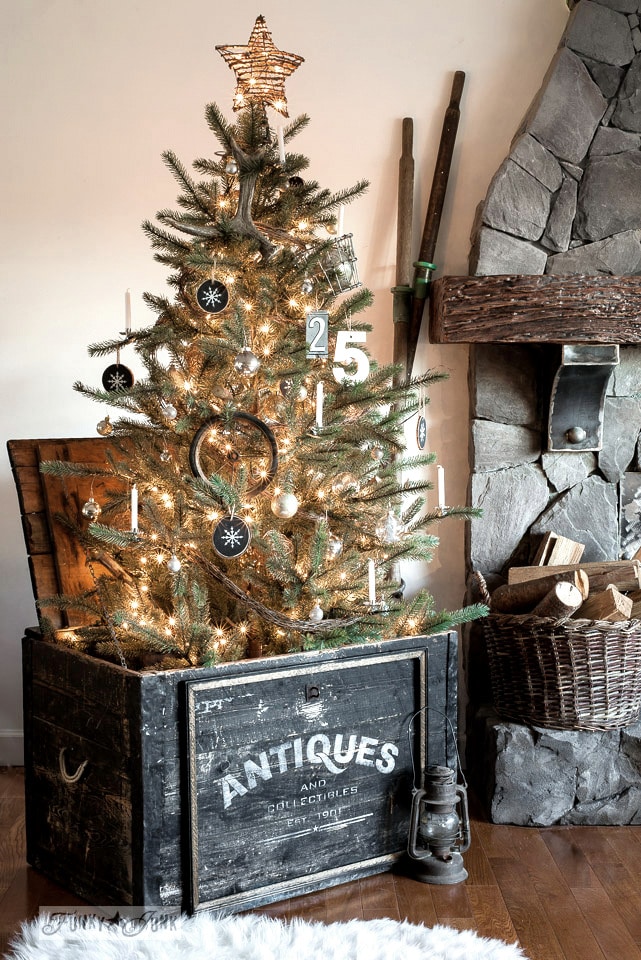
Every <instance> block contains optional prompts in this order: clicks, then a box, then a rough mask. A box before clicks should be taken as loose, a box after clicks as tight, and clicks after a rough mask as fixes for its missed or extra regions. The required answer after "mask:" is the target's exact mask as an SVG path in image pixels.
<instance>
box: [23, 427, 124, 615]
mask: <svg viewBox="0 0 641 960" xmlns="http://www.w3.org/2000/svg"><path fill="white" fill-rule="evenodd" d="M110 449H112V447H111V444H110V442H109V440H104V439H103V438H101V437H96V438H90V439H80V440H65V441H59V440H43V441H40V443H39V444H38V455H39V459H40V461H43V460H63V461H69V462H73V463H90V464H96V466H98V467H100V466H102V465H104V464H105V463H106V456H107V453H108V451H109V450H110ZM92 486H93V496H94V497H95V499H96V500H98V502H100V500H101V496H104V491H105V481H104V480H102V479H96V480H95V481H92V479H91V478H90V477H65V478H63V479H61V478H59V477H54V476H52V475H51V474H43V475H42V489H43V493H44V500H45V508H46V512H47V518H48V522H49V532H50V534H51V539H52V541H53V554H54V562H55V566H56V572H57V575H58V582H59V583H60V591H61V593H63V594H67V595H70V596H75V595H78V594H81V593H83V592H84V591H86V590H92V589H93V587H94V579H93V576H92V574H91V570H90V568H89V566H88V565H87V557H86V554H85V551H84V550H83V549H82V547H81V546H80V544H79V543H78V541H77V539H76V537H75V536H74V535H73V533H72V532H71V531H70V530H69V529H68V528H67V527H66V525H65V524H64V523H61V522H60V520H59V519H57V516H58V515H59V514H60V515H63V516H66V517H68V518H69V520H70V521H71V522H72V523H73V524H76V525H77V526H79V527H80V528H83V527H86V526H87V525H88V523H89V521H88V520H87V519H86V518H85V517H83V515H82V506H83V504H84V503H85V502H86V501H87V500H88V499H89V497H90V496H91V493H92ZM110 486H111V487H113V486H114V484H113V482H110ZM101 569H102V568H101ZM67 619H68V622H69V625H70V626H77V625H79V624H85V623H91V622H93V618H92V617H91V616H90V615H87V614H84V613H80V612H78V611H68V612H67Z"/></svg>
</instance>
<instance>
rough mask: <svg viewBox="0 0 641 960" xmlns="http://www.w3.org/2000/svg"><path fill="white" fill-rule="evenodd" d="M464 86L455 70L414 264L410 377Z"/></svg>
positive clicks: (463, 75) (409, 347)
mask: <svg viewBox="0 0 641 960" xmlns="http://www.w3.org/2000/svg"><path fill="white" fill-rule="evenodd" d="M464 84H465V74H464V73H463V71H462V70H457V71H456V73H455V74H454V81H453V83H452V93H451V96H450V102H449V105H448V107H447V109H446V111H445V117H444V119H443V130H442V131H441V142H440V144H439V149H438V154H437V157H436V168H435V170H434V177H433V179H432V190H431V192H430V198H429V201H428V204H427V212H426V214H425V224H424V227H423V237H422V240H421V247H420V250H419V255H418V261H417V262H416V264H415V267H416V271H415V274H414V301H413V305H412V317H411V321H410V329H409V334H408V350H407V370H408V373H409V374H410V375H411V372H412V366H413V364H414V357H415V354H416V345H417V343H418V338H419V334H420V332H421V321H422V319H423V308H424V306H425V300H426V298H427V293H428V285H429V279H430V276H431V273H432V270H433V269H434V264H433V262H432V261H433V258H434V252H435V250H436V238H437V236H438V230H439V226H440V224H441V214H442V213H443V204H444V203H445V193H446V191H447V181H448V179H449V175H450V167H451V165H452V156H453V154H454V144H455V143H456V134H457V131H458V124H459V119H460V116H461V110H460V104H461V96H462V94H463V85H464Z"/></svg>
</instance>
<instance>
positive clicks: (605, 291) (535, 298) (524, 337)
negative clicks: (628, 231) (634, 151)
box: [430, 274, 641, 343]
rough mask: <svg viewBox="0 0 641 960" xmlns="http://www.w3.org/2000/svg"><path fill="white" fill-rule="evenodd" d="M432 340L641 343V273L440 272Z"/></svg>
mask: <svg viewBox="0 0 641 960" xmlns="http://www.w3.org/2000/svg"><path fill="white" fill-rule="evenodd" d="M430 340H431V342H432V343H492V342H496V343H641V276H629V277H612V276H609V275H606V274H602V275H598V276H582V275H568V276H565V275H564V276H556V275H545V276H536V275H533V276H530V275H514V276H484V277H440V278H439V279H438V280H435V281H434V283H433V284H432V290H431V296H430Z"/></svg>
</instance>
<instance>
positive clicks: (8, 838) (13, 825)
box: [0, 798, 26, 897]
mask: <svg viewBox="0 0 641 960" xmlns="http://www.w3.org/2000/svg"><path fill="white" fill-rule="evenodd" d="M25 842H26V840H25V829H24V801H23V800H22V799H18V798H11V799H0V897H2V896H3V895H4V893H5V892H6V891H7V889H8V888H9V887H10V886H11V883H12V881H13V878H14V877H15V875H16V873H17V872H18V869H19V867H20V865H21V864H22V862H23V861H24V849H25Z"/></svg>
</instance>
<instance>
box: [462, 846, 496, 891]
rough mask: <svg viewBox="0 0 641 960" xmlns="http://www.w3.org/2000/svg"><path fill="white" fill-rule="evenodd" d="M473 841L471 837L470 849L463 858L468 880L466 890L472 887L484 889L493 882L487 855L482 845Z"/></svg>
mask: <svg viewBox="0 0 641 960" xmlns="http://www.w3.org/2000/svg"><path fill="white" fill-rule="evenodd" d="M475 840H476V838H475V836H474V835H473V836H472V843H471V846H470V849H469V850H468V851H467V852H466V853H465V855H464V857H463V861H464V863H465V869H466V870H467V872H468V879H467V881H466V883H467V886H468V888H469V887H472V886H481V887H484V886H487V885H488V884H491V883H494V882H495V881H494V874H493V873H492V867H491V865H490V862H489V860H488V858H487V854H486V853H485V850H484V849H483V846H482V844H481V843H480V842H478V841H476V842H475Z"/></svg>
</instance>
